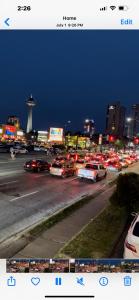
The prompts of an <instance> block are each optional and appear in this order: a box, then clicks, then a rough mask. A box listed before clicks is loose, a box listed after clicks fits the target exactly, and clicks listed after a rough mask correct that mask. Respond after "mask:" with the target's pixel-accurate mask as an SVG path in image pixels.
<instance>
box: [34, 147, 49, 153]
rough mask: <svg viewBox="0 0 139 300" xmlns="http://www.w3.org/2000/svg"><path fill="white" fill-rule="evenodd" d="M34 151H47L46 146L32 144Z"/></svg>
mask: <svg viewBox="0 0 139 300" xmlns="http://www.w3.org/2000/svg"><path fill="white" fill-rule="evenodd" d="M34 151H37V152H47V148H45V147H43V146H34Z"/></svg>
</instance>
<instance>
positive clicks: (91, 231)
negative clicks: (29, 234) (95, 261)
mask: <svg viewBox="0 0 139 300" xmlns="http://www.w3.org/2000/svg"><path fill="white" fill-rule="evenodd" d="M126 221H127V214H126V211H125V209H116V210H115V208H114V207H112V205H109V206H108V207H107V208H106V209H105V210H103V212H101V214H100V215H99V216H98V217H97V218H95V219H94V220H92V221H91V222H90V223H89V224H88V225H87V226H86V227H85V228H84V229H83V231H82V232H81V233H79V234H78V236H76V237H75V238H74V239H73V240H72V241H71V242H69V243H68V244H67V245H66V246H65V247H63V249H62V250H61V251H60V252H59V253H58V257H78V258H107V257H110V253H111V251H112V249H113V248H114V246H115V245H116V243H117V240H118V238H119V236H120V235H121V233H122V231H123V229H124V227H125V224H126ZM56 257H57V256H56Z"/></svg>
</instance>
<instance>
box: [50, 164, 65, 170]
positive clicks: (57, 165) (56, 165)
mask: <svg viewBox="0 0 139 300" xmlns="http://www.w3.org/2000/svg"><path fill="white" fill-rule="evenodd" d="M52 167H53V168H57V169H61V168H62V167H63V166H62V164H53V165H52Z"/></svg>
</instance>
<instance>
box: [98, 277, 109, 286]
mask: <svg viewBox="0 0 139 300" xmlns="http://www.w3.org/2000/svg"><path fill="white" fill-rule="evenodd" d="M108 283H109V281H108V278H107V277H101V278H100V279H99V284H100V285H101V286H106V285H108Z"/></svg>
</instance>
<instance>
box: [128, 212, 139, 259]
mask: <svg viewBox="0 0 139 300" xmlns="http://www.w3.org/2000/svg"><path fill="white" fill-rule="evenodd" d="M124 258H125V259H130V258H131V259H139V214H135V215H134V219H133V222H132V223H131V225H130V228H129V230H128V234H127V236H126V239H125V243H124Z"/></svg>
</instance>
